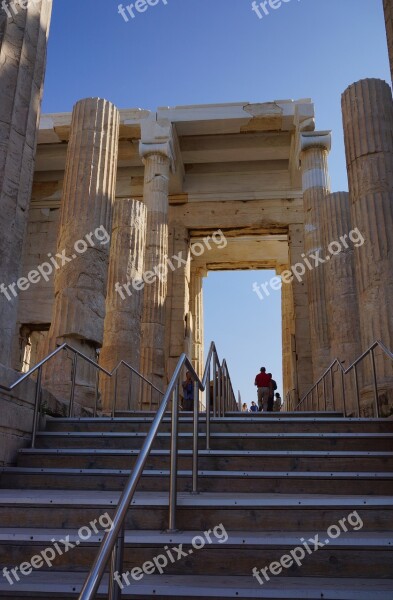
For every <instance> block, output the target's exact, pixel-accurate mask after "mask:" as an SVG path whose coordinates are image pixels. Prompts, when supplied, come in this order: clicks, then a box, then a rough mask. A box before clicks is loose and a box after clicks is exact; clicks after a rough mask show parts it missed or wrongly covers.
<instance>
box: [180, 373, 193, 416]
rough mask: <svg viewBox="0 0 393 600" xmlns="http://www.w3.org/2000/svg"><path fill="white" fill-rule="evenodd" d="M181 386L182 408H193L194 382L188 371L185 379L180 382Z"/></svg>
mask: <svg viewBox="0 0 393 600" xmlns="http://www.w3.org/2000/svg"><path fill="white" fill-rule="evenodd" d="M182 386H183V393H184V396H183V410H193V408H194V382H193V380H192V379H191V373H190V371H187V373H186V379H185V381H183V383H182Z"/></svg>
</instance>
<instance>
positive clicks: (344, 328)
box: [323, 192, 361, 413]
mask: <svg viewBox="0 0 393 600" xmlns="http://www.w3.org/2000/svg"><path fill="white" fill-rule="evenodd" d="M352 229H353V228H352V220H351V207H350V199H349V194H348V193H347V192H337V193H335V194H330V195H329V196H327V197H326V198H325V200H324V202H323V231H324V245H325V247H326V248H327V247H328V246H329V244H331V250H332V255H331V258H330V260H329V261H328V262H327V263H326V266H325V271H326V280H325V281H326V303H327V313H328V321H329V340H330V360H331V361H333V360H334V359H335V358H338V359H339V360H340V361H341V362H342V363H343V364H344V367H345V368H348V366H349V365H350V364H351V363H352V362H353V361H354V360H355V359H356V358H357V357H358V356H360V354H361V344H360V322H359V308H358V295H357V289H356V276H355V253H356V252H357V248H356V247H355V246H354V244H353V242H352V241H351V240H350V239H349V238H348V235H349V234H350V233H351V231H352ZM345 382H346V389H347V394H346V404H347V409H348V410H350V411H351V412H354V413H356V409H357V405H356V398H355V396H354V394H355V389H354V385H353V377H352V375H349V374H348V375H347V376H346V378H345ZM335 392H336V396H338V397H339V398H342V389H341V379H340V377H339V376H338V375H337V376H336V378H335ZM337 406H338V405H337Z"/></svg>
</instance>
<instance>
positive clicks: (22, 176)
mask: <svg viewBox="0 0 393 600" xmlns="http://www.w3.org/2000/svg"><path fill="white" fill-rule="evenodd" d="M14 9H15V10H13V9H11V8H10V7H8V6H7V5H5V4H4V3H3V5H2V7H1V8H0V65H1V80H0V86H1V87H0V131H1V136H0V137H1V143H0V206H1V210H0V257H1V259H0V284H3V285H4V286H5V288H8V286H9V285H11V284H15V282H17V281H18V279H19V277H20V266H21V263H22V247H23V239H24V236H25V231H26V225H27V220H28V215H29V204H30V195H31V187H32V181H33V174H34V158H35V151H36V144H37V130H38V123H39V117H40V110H41V99H42V91H43V82H44V75H45V65H46V48H47V41H48V34H49V24H50V20H51V13H52V0H36V1H35V2H29V5H28V7H27V9H22V8H21V7H20V6H16V5H15V7H14ZM2 289H4V288H2ZM14 290H15V292H16V294H14V293H12V292H11V291H10V290H8V291H7V294H8V296H7V294H5V293H4V291H2V293H0V329H1V337H0V363H2V364H4V365H7V366H10V364H11V363H10V358H11V355H12V352H11V349H12V343H13V336H14V333H15V325H16V321H17V310H18V294H20V293H21V291H20V290H19V289H18V288H16V289H15V288H14ZM22 293H23V292H22Z"/></svg>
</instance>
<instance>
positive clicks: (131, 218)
mask: <svg viewBox="0 0 393 600" xmlns="http://www.w3.org/2000/svg"><path fill="white" fill-rule="evenodd" d="M146 223H147V209H146V206H145V205H144V204H143V203H142V202H138V201H137V200H132V199H118V200H116V202H115V206H114V213H113V226H112V241H111V249H110V259H109V273H108V293H107V297H106V315H105V326H104V342H103V347H102V350H101V352H100V365H101V366H102V367H103V368H104V369H106V370H107V371H112V370H113V369H114V368H115V367H116V366H117V365H118V364H119V362H120V361H122V360H124V361H125V362H127V363H128V364H129V365H131V366H132V367H134V369H136V370H137V371H139V369H140V347H141V320H142V301H143V289H135V288H134V287H133V286H132V283H133V282H136V281H141V280H142V276H143V267H144V257H145V245H146ZM116 284H120V286H121V289H120V293H119V291H117V289H116ZM127 285H128V287H127V288H126V287H125V286H127ZM130 383H133V384H134V385H133V389H132V394H129V392H130ZM100 389H101V393H102V408H103V410H104V411H110V410H111V409H112V402H113V381H111V380H110V379H109V377H107V376H105V375H104V376H102V377H101V378H100ZM138 392H139V382H138V378H137V377H136V376H133V378H132V380H131V379H130V371H129V370H128V369H126V368H125V367H124V366H123V367H121V368H120V369H119V372H118V382H117V401H116V408H117V409H119V410H127V409H128V410H137V409H138V408H139V393H138Z"/></svg>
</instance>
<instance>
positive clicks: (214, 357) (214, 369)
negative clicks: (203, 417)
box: [213, 355, 217, 418]
mask: <svg viewBox="0 0 393 600" xmlns="http://www.w3.org/2000/svg"><path fill="white" fill-rule="evenodd" d="M216 416H217V362H216V356H215V355H213V417H214V418H216Z"/></svg>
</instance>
